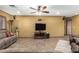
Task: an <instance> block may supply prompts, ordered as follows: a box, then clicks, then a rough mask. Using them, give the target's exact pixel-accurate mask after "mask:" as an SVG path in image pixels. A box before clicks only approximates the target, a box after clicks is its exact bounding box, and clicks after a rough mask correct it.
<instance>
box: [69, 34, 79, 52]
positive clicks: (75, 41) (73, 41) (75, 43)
mask: <svg viewBox="0 0 79 59" xmlns="http://www.w3.org/2000/svg"><path fill="white" fill-rule="evenodd" d="M70 45H71V50H72V52H73V53H79V36H73V35H72V36H70Z"/></svg>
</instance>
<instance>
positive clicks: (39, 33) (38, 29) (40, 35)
mask: <svg viewBox="0 0 79 59" xmlns="http://www.w3.org/2000/svg"><path fill="white" fill-rule="evenodd" d="M45 30H46V24H43V23H36V24H35V32H34V39H47V38H49V33H48V32H45Z"/></svg>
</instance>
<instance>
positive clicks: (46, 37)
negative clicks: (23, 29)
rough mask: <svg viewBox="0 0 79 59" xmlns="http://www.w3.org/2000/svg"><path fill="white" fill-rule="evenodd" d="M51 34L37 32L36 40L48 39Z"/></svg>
mask: <svg viewBox="0 0 79 59" xmlns="http://www.w3.org/2000/svg"><path fill="white" fill-rule="evenodd" d="M48 38H49V33H47V32H35V33H34V39H48Z"/></svg>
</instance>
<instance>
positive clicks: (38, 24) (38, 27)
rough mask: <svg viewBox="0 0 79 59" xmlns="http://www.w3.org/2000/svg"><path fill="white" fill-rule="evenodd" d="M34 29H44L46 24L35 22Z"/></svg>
mask: <svg viewBox="0 0 79 59" xmlns="http://www.w3.org/2000/svg"><path fill="white" fill-rule="evenodd" d="M35 30H46V24H42V23H36V24H35Z"/></svg>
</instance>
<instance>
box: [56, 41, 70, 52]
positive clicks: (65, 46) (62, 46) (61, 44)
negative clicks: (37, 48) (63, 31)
mask: <svg viewBox="0 0 79 59" xmlns="http://www.w3.org/2000/svg"><path fill="white" fill-rule="evenodd" d="M55 50H56V51H60V52H63V53H71V47H70V44H69V41H66V40H59V41H58V43H57V45H56V48H55Z"/></svg>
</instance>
